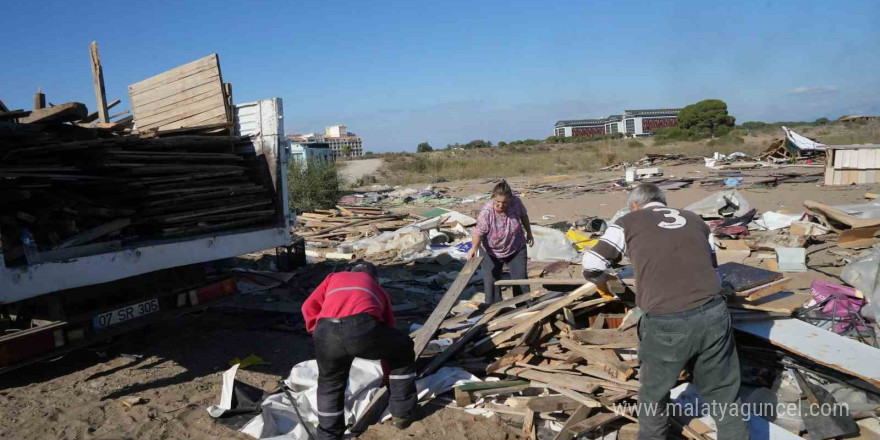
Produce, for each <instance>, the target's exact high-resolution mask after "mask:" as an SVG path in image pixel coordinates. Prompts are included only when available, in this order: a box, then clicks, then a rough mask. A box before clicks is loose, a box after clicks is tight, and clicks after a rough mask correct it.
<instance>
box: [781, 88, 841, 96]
mask: <svg viewBox="0 0 880 440" xmlns="http://www.w3.org/2000/svg"><path fill="white" fill-rule="evenodd" d="M838 88H839V87H837V86H813V87H795V88H793V89H791V93H793V94H795V95H819V94H825V93H834V92H836V91H837V89H838Z"/></svg>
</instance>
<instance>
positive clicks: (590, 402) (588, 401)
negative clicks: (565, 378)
mask: <svg viewBox="0 0 880 440" xmlns="http://www.w3.org/2000/svg"><path fill="white" fill-rule="evenodd" d="M548 388H550V389H551V390H553V391H556V392H557V393H559V394H562V395H563V396H565V397H568V398H570V399H572V400H574V401H575V402H578V403H580V404H581V405H583V406H586V407H590V408H601V407H602V403H601V402H599V401H598V400H596V399H594V398H592V397H590V396H585V395H583V394H581V393H578V392H576V391H574V390H571V389H568V388H566V387H564V386H560V385H548Z"/></svg>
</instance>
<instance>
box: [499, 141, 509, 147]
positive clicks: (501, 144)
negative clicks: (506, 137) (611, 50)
mask: <svg viewBox="0 0 880 440" xmlns="http://www.w3.org/2000/svg"><path fill="white" fill-rule="evenodd" d="M498 146H499V147H506V146H507V142H504V141H498Z"/></svg>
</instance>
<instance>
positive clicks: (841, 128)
mask: <svg viewBox="0 0 880 440" xmlns="http://www.w3.org/2000/svg"><path fill="white" fill-rule="evenodd" d="M791 128H792V129H794V130H795V131H798V132H799V133H801V134H804V135H805V136H808V137H813V138H816V139H818V140H819V141H822V142H825V143H828V144H841V143H864V142H880V122H876V121H875V122H872V123H869V124H852V125H843V124H834V125H829V126H820V127H791ZM781 133H782V131H781V130H780V129H778V128H777V129H762V130H758V131H752V132H748V133H746V132H741V131H739V130H736V131H735V132H734V133H732V134H731V136H726V137H723V138H718V139H713V140H705V141H699V142H677V143H671V144H666V145H659V146H658V145H655V144H654V141H653V140H652V139H640V140H639V141H638V143H636V142H633V141H632V140H629V139H614V140H603V141H598V142H589V143H583V144H549V145H548V144H539V145H535V146H531V147H523V146H517V147H511V146H507V147H495V148H483V149H475V150H456V151H435V152H432V153H418V154H387V155H383V156H382V157H383V158H384V159H385V165H384V166H383V167H382V169H380V171H379V176H378V177H379V179H378V180H379V181H380V182H382V183H386V184H391V185H410V184H416V183H437V182H445V181H450V180H459V179H480V178H492V177H513V176H522V175H530V174H543V175H553V174H567V173H575V172H583V171H595V170H597V169H599V168H602V167H605V166H608V165H613V164H616V163H619V162H623V161H629V162H633V161H637V160H639V159H641V158H642V157H644V156H645V154H646V153H657V154H665V153H677V154H685V155H688V156H711V155H712V153H714V152H716V151H717V152H720V153H723V154H729V153H732V152H735V151H741V152H743V153H746V154H749V155H756V154H758V153H760V152H761V151H763V150H764V149H766V148H767V147H768V146H769V145H770V143H771V142H772V141H773V140H774V139H778V138H780V137H781ZM640 144H641V145H640Z"/></svg>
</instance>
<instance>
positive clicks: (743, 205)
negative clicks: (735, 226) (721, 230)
mask: <svg viewBox="0 0 880 440" xmlns="http://www.w3.org/2000/svg"><path fill="white" fill-rule="evenodd" d="M684 209H685V210H686V211H691V212H693V213H696V214H697V215H699V216H701V217H703V218H721V217H730V216H735V217H740V216H743V215H745V214H746V213H747V212H749V210H750V209H751V207H750V206H749V201H748V200H746V198H745V197H743V196H742V194H740V193H739V191H737V190H735V189H733V190H727V191H719V192H717V193H715V194H712V195H710V196H709V197H706V198H704V199H703V200H700V201H698V202H695V203H691V204H690V205H688V206H687V207H685V208H684Z"/></svg>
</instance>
